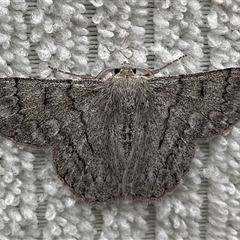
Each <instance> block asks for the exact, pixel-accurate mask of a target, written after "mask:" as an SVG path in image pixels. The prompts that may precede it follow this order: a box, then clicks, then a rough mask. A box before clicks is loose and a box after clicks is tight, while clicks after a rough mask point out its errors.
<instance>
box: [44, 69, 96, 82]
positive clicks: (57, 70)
mask: <svg viewBox="0 0 240 240" xmlns="http://www.w3.org/2000/svg"><path fill="white" fill-rule="evenodd" d="M48 67H49V68H51V69H52V70H54V71H56V72H61V73H65V74H69V75H72V76H77V77H80V78H85V79H86V78H90V79H95V77H93V76H91V75H79V74H75V73H71V72H65V71H62V70H60V69H57V68H54V67H52V66H48Z"/></svg>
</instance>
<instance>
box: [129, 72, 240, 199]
mask: <svg viewBox="0 0 240 240" xmlns="http://www.w3.org/2000/svg"><path fill="white" fill-rule="evenodd" d="M150 85H151V87H152V94H153V96H154V107H155V108H154V110H153V113H152V115H151V118H149V119H148V120H147V121H146V124H145V128H143V127H142V129H141V131H140V135H141V136H142V138H143V139H144V141H141V142H140V144H139V145H138V146H139V149H138V152H136V156H135V157H134V159H137V164H136V163H134V162H133V164H132V166H133V167H132V169H133V170H132V171H130V172H129V175H128V183H127V188H128V191H129V193H130V195H132V196H134V197H140V198H147V199H150V198H152V199H155V198H157V199H159V198H161V197H162V196H164V194H165V193H166V192H168V191H170V190H172V189H173V188H174V187H175V186H176V185H177V184H178V183H179V181H180V179H181V178H182V176H183V175H184V174H185V173H186V172H187V171H188V169H189V166H190V163H191V161H192V158H193V157H194V152H195V143H196V141H197V140H200V141H207V140H209V139H211V138H212V137H214V136H216V135H220V134H223V133H225V132H226V131H227V130H228V129H229V128H230V127H232V126H233V125H234V124H236V123H237V122H238V121H239V120H240V69H239V68H236V69H225V70H217V71H212V72H205V73H198V74H191V75H182V76H176V77H160V78H156V79H154V80H151V81H150ZM142 126H144V125H142ZM134 164H135V165H134ZM134 166H135V168H134Z"/></svg>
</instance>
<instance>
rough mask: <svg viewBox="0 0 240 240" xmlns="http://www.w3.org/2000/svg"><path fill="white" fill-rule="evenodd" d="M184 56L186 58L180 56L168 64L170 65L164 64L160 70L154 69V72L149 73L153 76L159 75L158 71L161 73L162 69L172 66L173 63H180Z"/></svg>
mask: <svg viewBox="0 0 240 240" xmlns="http://www.w3.org/2000/svg"><path fill="white" fill-rule="evenodd" d="M186 56H187V54H184V55H182V56H181V57H179V58H177V59H175V60H173V61H172V62H170V63H168V64H166V65H165V66H163V67H161V68H159V69H156V70H153V71H151V73H152V74H153V75H155V74H157V73H159V72H160V71H162V70H163V69H164V68H166V67H168V66H170V65H172V64H173V63H175V62H178V61H180V60H181V59H182V58H184V57H186Z"/></svg>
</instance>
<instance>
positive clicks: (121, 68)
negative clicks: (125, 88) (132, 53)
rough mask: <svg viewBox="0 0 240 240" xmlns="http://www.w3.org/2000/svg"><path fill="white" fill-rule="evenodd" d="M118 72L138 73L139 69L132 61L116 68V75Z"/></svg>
mask: <svg viewBox="0 0 240 240" xmlns="http://www.w3.org/2000/svg"><path fill="white" fill-rule="evenodd" d="M118 73H132V74H136V73H137V69H136V68H135V67H134V66H133V65H131V64H130V63H127V62H124V63H122V64H121V65H120V66H119V67H118V68H115V69H114V74H115V75H116V74H118Z"/></svg>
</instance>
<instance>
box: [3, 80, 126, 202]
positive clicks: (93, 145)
mask: <svg viewBox="0 0 240 240" xmlns="http://www.w3.org/2000/svg"><path fill="white" fill-rule="evenodd" d="M100 86H101V82H100V81H98V82H96V81H95V82H94V80H93V81H91V80H86V81H84V80H83V81H75V82H74V81H71V80H40V79H21V78H6V79H0V134H1V135H2V136H4V137H7V138H9V139H11V140H13V141H15V142H16V143H18V144H24V145H28V146H30V147H38V148H43V147H44V148H45V147H51V149H52V150H53V166H54V168H55V170H56V173H57V175H58V176H59V178H60V179H61V180H62V181H63V182H64V183H65V184H66V185H67V186H68V187H69V189H70V190H71V191H72V192H73V193H74V194H75V195H77V196H78V197H81V198H83V199H85V200H86V201H88V202H93V203H97V202H105V201H107V200H109V199H112V198H118V197H120V196H121V195H122V191H121V189H120V187H119V183H120V182H121V181H120V179H118V176H119V175H120V174H121V172H120V169H116V168H114V169H113V168H111V164H109V163H111V159H107V157H106V156H108V154H107V152H108V147H107V146H106V144H103V143H102V140H103V139H105V138H106V136H107V135H106V133H107V126H106V124H105V125H104V124H103V122H102V120H101V118H100V117H99V113H100V112H99V111H98V112H96V111H95V110H96V109H98V97H99V90H98V88H99V87H100ZM119 172H120V173H119Z"/></svg>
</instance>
